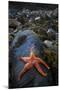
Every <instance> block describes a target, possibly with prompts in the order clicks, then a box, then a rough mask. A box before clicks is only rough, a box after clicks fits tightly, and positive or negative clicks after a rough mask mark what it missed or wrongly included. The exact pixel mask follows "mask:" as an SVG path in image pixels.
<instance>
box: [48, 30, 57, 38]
mask: <svg viewBox="0 0 60 90" xmlns="http://www.w3.org/2000/svg"><path fill="white" fill-rule="evenodd" d="M47 34H48V39H50V40H55V39H56V32H55V31H54V30H53V29H52V28H49V29H48V30H47Z"/></svg>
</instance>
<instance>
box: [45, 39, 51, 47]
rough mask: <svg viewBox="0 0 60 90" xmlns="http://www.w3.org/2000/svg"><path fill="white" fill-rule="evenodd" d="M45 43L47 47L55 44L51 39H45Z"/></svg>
mask: <svg viewBox="0 0 60 90" xmlns="http://www.w3.org/2000/svg"><path fill="white" fill-rule="evenodd" d="M44 44H45V45H46V46H47V47H49V48H51V47H52V46H53V42H52V41H49V40H45V41H44Z"/></svg>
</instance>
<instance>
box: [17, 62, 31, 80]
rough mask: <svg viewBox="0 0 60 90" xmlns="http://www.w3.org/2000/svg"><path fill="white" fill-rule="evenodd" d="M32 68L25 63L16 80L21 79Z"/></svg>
mask: <svg viewBox="0 0 60 90" xmlns="http://www.w3.org/2000/svg"><path fill="white" fill-rule="evenodd" d="M31 67H32V65H31V64H30V63H27V64H26V65H25V66H24V68H23V70H22V71H21V72H20V73H19V76H18V80H20V79H22V77H23V76H24V74H25V73H26V72H27V71H28V70H29V69H30V68H31Z"/></svg>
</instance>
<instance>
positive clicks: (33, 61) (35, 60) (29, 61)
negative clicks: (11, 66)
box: [18, 51, 50, 80]
mask: <svg viewBox="0 0 60 90" xmlns="http://www.w3.org/2000/svg"><path fill="white" fill-rule="evenodd" d="M19 59H20V60H22V61H24V62H25V63H26V64H25V66H24V68H23V70H22V71H21V72H20V74H19V77H18V80H20V79H22V77H23V76H24V74H25V73H26V72H27V71H29V70H30V69H31V68H32V67H33V66H34V67H35V68H36V69H37V70H38V72H39V73H40V74H41V75H43V76H47V73H45V72H43V70H42V68H41V67H40V66H39V64H43V65H44V66H45V67H46V68H48V69H50V67H49V66H48V65H47V64H46V63H45V62H44V61H43V60H42V59H41V58H39V57H36V56H35V54H34V53H33V52H32V51H31V53H30V56H29V57H19Z"/></svg>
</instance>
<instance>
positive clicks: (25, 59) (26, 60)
mask: <svg viewBox="0 0 60 90" xmlns="http://www.w3.org/2000/svg"><path fill="white" fill-rule="evenodd" d="M19 60H22V61H24V62H28V61H29V57H19Z"/></svg>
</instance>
